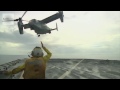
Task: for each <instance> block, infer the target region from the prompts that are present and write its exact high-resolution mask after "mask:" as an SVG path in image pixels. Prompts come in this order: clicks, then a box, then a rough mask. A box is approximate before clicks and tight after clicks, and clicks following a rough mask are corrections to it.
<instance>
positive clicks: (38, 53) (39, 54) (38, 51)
mask: <svg viewBox="0 0 120 90" xmlns="http://www.w3.org/2000/svg"><path fill="white" fill-rule="evenodd" d="M31 55H32V56H33V57H42V56H43V55H44V54H43V51H42V49H41V47H35V48H34V49H33V50H32V53H31Z"/></svg>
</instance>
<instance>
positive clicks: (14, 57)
mask: <svg viewBox="0 0 120 90" xmlns="http://www.w3.org/2000/svg"><path fill="white" fill-rule="evenodd" d="M24 58H28V56H27V55H0V65H1V64H4V63H8V62H11V61H14V60H17V59H24Z"/></svg>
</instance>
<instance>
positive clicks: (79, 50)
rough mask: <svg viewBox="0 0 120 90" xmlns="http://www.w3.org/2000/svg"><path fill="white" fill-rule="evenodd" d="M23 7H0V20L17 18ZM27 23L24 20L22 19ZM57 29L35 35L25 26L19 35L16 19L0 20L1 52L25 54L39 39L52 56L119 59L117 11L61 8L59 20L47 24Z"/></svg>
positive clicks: (34, 14) (33, 14)
mask: <svg viewBox="0 0 120 90" xmlns="http://www.w3.org/2000/svg"><path fill="white" fill-rule="evenodd" d="M56 12H57V11H28V12H27V13H26V15H25V16H24V18H23V19H25V20H28V21H29V20H31V19H39V20H42V19H44V18H46V17H48V16H50V15H52V14H55V13H56ZM23 13H24V11H16V12H15V11H9V12H7V11H0V21H2V18H3V17H5V16H6V15H10V16H11V17H14V18H18V17H21V16H22V14H23ZM24 23H27V22H24ZM56 23H57V24H58V29H59V31H52V33H51V34H45V35H41V37H40V38H38V37H37V35H36V33H35V32H34V31H31V30H30V29H25V30H24V34H23V35H20V34H19V31H18V28H17V24H16V23H9V25H8V23H3V22H0V54H2V55H28V54H29V53H30V52H31V50H32V49H33V48H34V47H35V46H40V41H42V42H43V43H44V45H45V46H46V47H47V48H48V49H49V50H50V51H51V52H52V53H53V56H52V57H53V58H58V57H59V58H96V59H117V60H120V11H64V23H61V22H60V20H59V19H58V20H56V21H53V22H51V23H49V24H47V25H48V26H49V27H50V28H55V24H56Z"/></svg>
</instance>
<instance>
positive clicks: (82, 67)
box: [0, 59, 120, 79]
mask: <svg viewBox="0 0 120 90" xmlns="http://www.w3.org/2000/svg"><path fill="white" fill-rule="evenodd" d="M24 61H25V59H24V60H16V61H13V62H9V63H6V64H3V65H0V70H1V71H2V70H5V69H7V70H12V69H13V68H16V67H17V66H19V65H22V64H23V63H24ZM15 63H16V64H15ZM21 73H22V72H20V73H18V74H15V75H14V76H5V75H3V74H0V79H19V78H20V76H21ZM46 79H120V61H117V60H93V59H76V60H75V59H51V60H50V61H49V62H48V63H47V70H46Z"/></svg>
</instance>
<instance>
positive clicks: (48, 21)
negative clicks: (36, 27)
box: [40, 11, 64, 24]
mask: <svg viewBox="0 0 120 90" xmlns="http://www.w3.org/2000/svg"><path fill="white" fill-rule="evenodd" d="M63 17H64V16H63V11H59V12H58V13H56V14H54V15H52V16H49V17H47V18H45V19H43V20H41V21H40V22H41V23H44V24H47V23H50V22H52V21H54V20H56V19H59V18H60V20H61V22H63Z"/></svg>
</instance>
